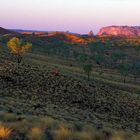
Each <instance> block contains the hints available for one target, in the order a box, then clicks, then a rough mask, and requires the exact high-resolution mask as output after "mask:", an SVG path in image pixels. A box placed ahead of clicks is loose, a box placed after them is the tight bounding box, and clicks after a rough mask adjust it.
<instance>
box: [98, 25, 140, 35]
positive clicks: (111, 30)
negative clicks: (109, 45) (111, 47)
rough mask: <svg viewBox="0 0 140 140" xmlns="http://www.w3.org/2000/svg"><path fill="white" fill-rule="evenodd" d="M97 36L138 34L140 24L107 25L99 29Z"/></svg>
mask: <svg viewBox="0 0 140 140" xmlns="http://www.w3.org/2000/svg"><path fill="white" fill-rule="evenodd" d="M98 35H99V36H140V26H131V27H130V26H108V27H103V28H101V29H100V31H99V33H98Z"/></svg>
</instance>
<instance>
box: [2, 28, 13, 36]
mask: <svg viewBox="0 0 140 140" xmlns="http://www.w3.org/2000/svg"><path fill="white" fill-rule="evenodd" d="M12 33H15V32H14V31H11V30H8V29H5V28H2V27H0V34H1V35H5V34H12Z"/></svg>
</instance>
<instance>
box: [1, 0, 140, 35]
mask: <svg viewBox="0 0 140 140" xmlns="http://www.w3.org/2000/svg"><path fill="white" fill-rule="evenodd" d="M110 25H128V26H140V0H0V26H1V27H4V28H8V29H32V30H44V31H70V32H74V33H88V32H89V31H90V30H92V31H93V32H94V33H95V34H96V33H97V32H98V31H99V29H100V28H101V27H104V26H110Z"/></svg>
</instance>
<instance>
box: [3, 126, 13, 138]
mask: <svg viewBox="0 0 140 140" xmlns="http://www.w3.org/2000/svg"><path fill="white" fill-rule="evenodd" d="M11 133H12V129H10V128H8V127H6V126H4V125H2V124H0V139H2V140H6V139H8V138H9V137H10V135H11Z"/></svg>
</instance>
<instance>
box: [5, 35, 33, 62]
mask: <svg viewBox="0 0 140 140" xmlns="http://www.w3.org/2000/svg"><path fill="white" fill-rule="evenodd" d="M7 46H8V48H9V49H10V50H11V53H12V54H14V55H16V58H17V62H18V64H20V63H21V61H22V59H23V54H24V53H26V52H27V51H28V50H29V49H30V48H31V47H32V44H31V43H24V42H22V40H20V39H19V38H16V37H13V38H12V39H10V40H9V42H8V43H7Z"/></svg>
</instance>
